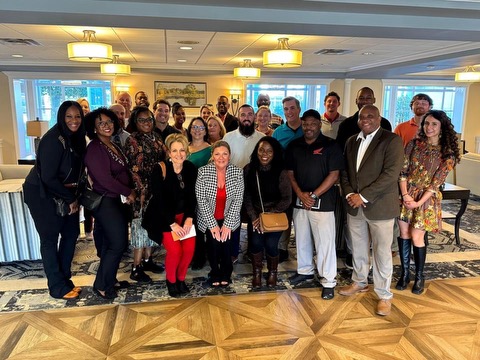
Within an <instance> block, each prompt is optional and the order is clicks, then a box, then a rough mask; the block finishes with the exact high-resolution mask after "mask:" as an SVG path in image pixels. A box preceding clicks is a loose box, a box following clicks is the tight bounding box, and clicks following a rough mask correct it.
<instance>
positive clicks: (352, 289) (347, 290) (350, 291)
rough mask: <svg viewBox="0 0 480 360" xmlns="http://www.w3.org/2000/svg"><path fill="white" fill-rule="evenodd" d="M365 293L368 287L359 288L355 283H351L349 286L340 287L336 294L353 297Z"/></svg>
mask: <svg viewBox="0 0 480 360" xmlns="http://www.w3.org/2000/svg"><path fill="white" fill-rule="evenodd" d="M367 291H368V285H366V286H360V285H358V284H357V283H353V284H351V285H348V286H344V287H342V288H341V289H340V290H338V293H339V294H340V295H343V296H351V295H355V294H356V293H363V292H367Z"/></svg>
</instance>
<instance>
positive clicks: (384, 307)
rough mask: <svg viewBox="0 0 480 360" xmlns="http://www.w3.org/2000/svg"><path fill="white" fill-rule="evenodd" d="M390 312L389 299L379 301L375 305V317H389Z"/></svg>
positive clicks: (390, 303)
mask: <svg viewBox="0 0 480 360" xmlns="http://www.w3.org/2000/svg"><path fill="white" fill-rule="evenodd" d="M391 311H392V300H390V299H380V300H379V301H378V304H377V310H376V311H375V312H376V313H377V315H381V316H387V315H390V312H391Z"/></svg>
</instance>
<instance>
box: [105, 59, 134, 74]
mask: <svg viewBox="0 0 480 360" xmlns="http://www.w3.org/2000/svg"><path fill="white" fill-rule="evenodd" d="M118 58H119V56H118V55H113V60H112V62H111V63H110V64H101V65H100V72H101V73H102V74H109V75H119V76H128V75H130V73H131V68H130V65H127V64H120V63H119V62H118Z"/></svg>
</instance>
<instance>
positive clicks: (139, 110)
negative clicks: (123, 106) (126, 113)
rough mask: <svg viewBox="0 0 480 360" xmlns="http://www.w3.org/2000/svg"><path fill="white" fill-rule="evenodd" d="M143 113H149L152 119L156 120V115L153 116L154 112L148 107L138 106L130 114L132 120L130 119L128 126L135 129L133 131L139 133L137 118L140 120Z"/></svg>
mask: <svg viewBox="0 0 480 360" xmlns="http://www.w3.org/2000/svg"><path fill="white" fill-rule="evenodd" d="M143 112H148V113H149V114H150V117H151V118H153V119H154V118H155V115H154V114H153V112H152V111H151V110H150V109H149V108H148V107H146V106H136V107H135V108H134V109H133V110H132V112H131V113H130V118H129V119H128V124H129V125H130V124H131V126H132V128H133V131H137V130H138V128H137V118H138V115H140V114H141V113H143ZM154 127H155V124H154Z"/></svg>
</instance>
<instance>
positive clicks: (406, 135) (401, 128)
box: [393, 94, 433, 147]
mask: <svg viewBox="0 0 480 360" xmlns="http://www.w3.org/2000/svg"><path fill="white" fill-rule="evenodd" d="M432 106H433V101H432V98H431V97H430V96H428V95H427V94H417V95H415V96H414V97H413V98H412V101H410V109H412V111H413V114H414V115H413V117H412V118H411V119H410V120H408V121H405V122H403V123H400V124H398V125H397V127H396V128H395V130H394V131H393V132H394V133H395V134H397V135H398V136H400V137H401V138H402V141H403V147H405V146H407V144H408V143H409V141H410V140H412V139H413V138H415V137H416V136H417V132H418V129H419V128H420V124H421V122H422V118H423V115H425V114H426V113H427V112H428V111H429V110H430V109H431V108H432Z"/></svg>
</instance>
